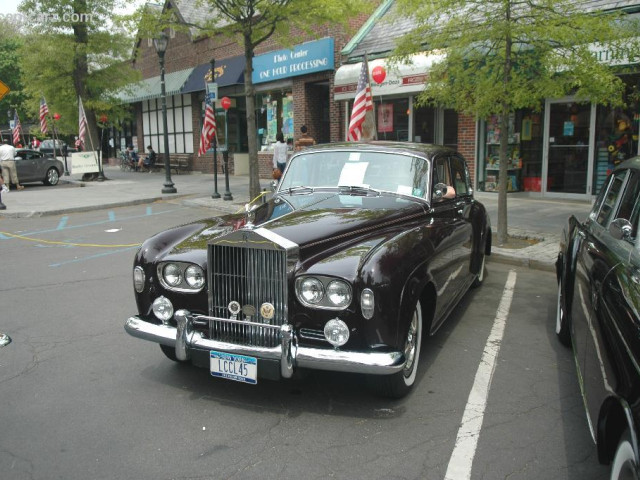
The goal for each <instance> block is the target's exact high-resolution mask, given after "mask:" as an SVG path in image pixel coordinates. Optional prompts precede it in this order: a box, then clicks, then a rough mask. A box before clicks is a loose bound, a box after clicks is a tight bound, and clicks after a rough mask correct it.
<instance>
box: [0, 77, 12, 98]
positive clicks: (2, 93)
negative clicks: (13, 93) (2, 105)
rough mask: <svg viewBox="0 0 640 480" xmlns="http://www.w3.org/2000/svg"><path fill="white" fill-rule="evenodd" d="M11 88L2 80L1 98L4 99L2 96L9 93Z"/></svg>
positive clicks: (0, 82) (0, 83)
mask: <svg viewBox="0 0 640 480" xmlns="http://www.w3.org/2000/svg"><path fill="white" fill-rule="evenodd" d="M9 90H10V88H9V87H7V86H6V85H5V84H4V83H2V81H0V100H2V97H4V96H5V95H6V94H7V93H9Z"/></svg>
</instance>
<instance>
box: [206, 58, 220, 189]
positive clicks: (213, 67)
mask: <svg viewBox="0 0 640 480" xmlns="http://www.w3.org/2000/svg"><path fill="white" fill-rule="evenodd" d="M215 81H216V59H215V58H212V59H211V83H212V84H214V83H215ZM216 96H217V93H216ZM216 100H218V99H217V98H216V99H213V98H209V99H207V101H209V102H211V103H212V105H211V106H212V107H213V116H214V118H215V116H216ZM216 128H217V127H216ZM217 137H218V133H217V132H216V134H215V135H214V136H213V194H211V198H220V194H219V193H218V139H217Z"/></svg>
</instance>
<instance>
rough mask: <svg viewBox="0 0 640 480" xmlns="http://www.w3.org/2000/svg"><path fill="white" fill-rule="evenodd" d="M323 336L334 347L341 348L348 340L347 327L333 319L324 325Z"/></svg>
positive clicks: (338, 320) (340, 321)
mask: <svg viewBox="0 0 640 480" xmlns="http://www.w3.org/2000/svg"><path fill="white" fill-rule="evenodd" d="M324 336H325V338H326V339H327V341H328V342H329V343H330V344H331V345H333V346H334V347H341V346H342V345H344V344H345V343H347V341H348V340H349V327H347V324H346V323H344V322H343V321H342V320H340V319H338V318H334V319H333V320H329V321H328V322H327V323H326V324H325V326H324Z"/></svg>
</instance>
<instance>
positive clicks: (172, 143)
mask: <svg viewBox="0 0 640 480" xmlns="http://www.w3.org/2000/svg"><path fill="white" fill-rule="evenodd" d="M162 122H163V120H162V100H161V99H152V100H145V101H144V102H142V124H143V127H144V132H143V136H144V146H143V148H146V147H147V145H151V146H152V147H153V149H154V150H155V151H156V152H159V153H163V152H164V129H163V123H162ZM167 129H168V134H169V135H168V137H169V153H193V126H192V117H191V95H173V96H170V97H167ZM138 148H139V149H140V146H138ZM140 150H142V149H140Z"/></svg>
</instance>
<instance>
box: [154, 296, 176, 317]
mask: <svg viewBox="0 0 640 480" xmlns="http://www.w3.org/2000/svg"><path fill="white" fill-rule="evenodd" d="M153 314H154V315H155V316H156V317H158V318H159V319H160V320H162V321H163V322H165V323H166V322H168V321H169V319H170V318H171V317H173V304H172V303H171V301H170V300H169V299H168V298H166V297H163V296H160V297H158V298H156V299H155V300H154V301H153Z"/></svg>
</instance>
